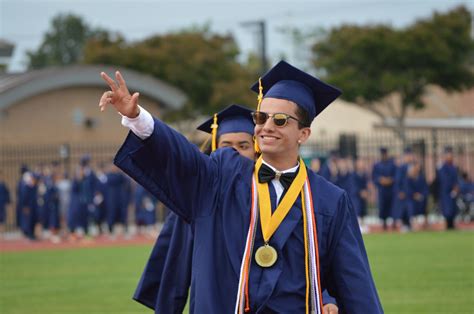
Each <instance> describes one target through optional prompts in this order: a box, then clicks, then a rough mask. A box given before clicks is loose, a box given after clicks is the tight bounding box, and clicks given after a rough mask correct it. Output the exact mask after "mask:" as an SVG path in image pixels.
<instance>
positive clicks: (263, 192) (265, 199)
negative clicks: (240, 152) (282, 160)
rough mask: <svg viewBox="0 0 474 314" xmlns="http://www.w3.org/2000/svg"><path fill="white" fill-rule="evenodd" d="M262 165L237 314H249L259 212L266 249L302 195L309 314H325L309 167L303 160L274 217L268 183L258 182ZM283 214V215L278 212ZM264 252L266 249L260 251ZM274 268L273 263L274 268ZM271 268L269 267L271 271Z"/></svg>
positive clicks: (255, 187) (255, 185)
mask: <svg viewBox="0 0 474 314" xmlns="http://www.w3.org/2000/svg"><path fill="white" fill-rule="evenodd" d="M261 164H262V157H261V156H260V158H259V159H258V160H257V163H256V164H255V171H254V176H253V177H252V205H251V208H250V226H249V230H248V233H247V240H246V245H245V250H244V256H243V258H242V263H241V267H240V278H239V288H238V293H237V302H236V306H235V314H244V313H247V312H250V301H249V292H248V283H249V274H250V265H251V263H252V262H251V261H252V255H253V254H252V253H253V250H254V242H255V232H256V229H257V228H256V226H257V220H258V210H259V209H260V220H261V226H262V233H263V237H264V241H265V245H264V246H267V244H268V241H269V239H270V237H271V236H272V235H273V233H274V232H275V231H276V229H277V228H278V226H279V224H280V223H281V222H282V221H283V219H284V218H285V216H286V214H287V213H288V212H289V210H290V208H291V206H292V205H293V204H294V202H295V200H296V198H297V197H298V194H300V195H301V204H302V214H303V215H302V216H303V228H304V230H303V233H304V246H305V248H304V249H305V275H306V314H309V313H318V314H321V313H322V307H323V305H322V296H321V284H320V278H319V276H320V274H319V253H318V237H317V231H316V218H315V214H314V207H313V198H312V195H311V186H310V184H309V179H308V178H307V173H306V167H305V165H304V162H303V160H302V159H300V168H299V171H298V175H297V176H296V178H295V180H294V181H293V183H292V184H291V186H290V188H289V190H288V192H287V195H285V197H284V198H283V200H282V201H281V203H280V204H279V205H278V206H277V209H276V211H275V213H274V214H273V215H272V214H271V208H270V206H271V205H270V196H269V191H268V183H259V182H258V170H259V169H260V166H261ZM279 210H280V211H279ZM261 248H263V247H261ZM261 248H260V249H261ZM271 265H273V263H272V264H271ZM271 265H270V266H269V267H271Z"/></svg>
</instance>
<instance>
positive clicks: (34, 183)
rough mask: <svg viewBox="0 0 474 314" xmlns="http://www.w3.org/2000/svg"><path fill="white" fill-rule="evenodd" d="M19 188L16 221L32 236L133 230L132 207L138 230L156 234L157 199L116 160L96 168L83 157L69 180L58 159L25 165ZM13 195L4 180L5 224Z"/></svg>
mask: <svg viewBox="0 0 474 314" xmlns="http://www.w3.org/2000/svg"><path fill="white" fill-rule="evenodd" d="M20 172H21V177H20V180H19V182H18V184H17V190H16V199H17V202H16V204H15V205H16V206H15V213H16V224H17V227H18V228H19V229H20V230H21V232H22V234H23V235H24V236H25V237H26V238H28V239H31V240H35V239H44V238H47V239H50V240H51V241H53V242H59V241H61V240H62V239H63V238H64V235H68V236H69V237H70V239H77V238H82V237H84V236H87V235H89V236H96V235H98V234H108V235H110V236H111V237H115V236H116V235H117V234H120V233H123V234H124V235H127V234H129V231H128V227H129V222H130V221H131V220H132V219H131V218H132V217H129V207H130V206H131V205H133V207H134V214H135V217H134V221H135V224H136V225H137V226H138V227H139V228H138V230H139V231H140V232H141V233H143V234H145V235H147V236H151V237H156V235H157V229H156V227H157V226H156V222H157V219H156V213H157V211H156V208H157V205H158V204H157V202H156V200H155V198H154V197H152V196H151V195H150V194H149V193H148V192H147V191H146V190H145V189H143V188H142V187H141V186H139V185H136V184H133V183H132V181H131V180H130V178H129V177H128V176H126V175H125V174H124V173H123V172H122V171H120V170H119V169H118V168H117V167H115V166H114V165H113V164H112V163H109V164H105V163H101V164H98V166H97V167H96V168H95V169H93V168H92V165H91V158H90V156H89V155H84V156H82V157H81V160H80V163H79V164H78V165H77V166H76V167H75V169H74V173H73V175H72V176H71V178H68V176H67V175H66V174H65V173H64V172H63V171H62V170H61V167H60V165H59V164H58V163H56V162H53V163H51V164H45V165H41V166H39V167H37V168H35V169H28V167H27V166H26V165H25V166H22V167H21V169H20ZM10 199H11V197H10V193H9V191H8V190H7V188H6V186H5V184H3V183H2V181H1V178H0V208H1V209H2V210H1V213H2V217H1V218H2V220H1V222H2V224H4V222H5V220H6V205H7V204H8V203H10Z"/></svg>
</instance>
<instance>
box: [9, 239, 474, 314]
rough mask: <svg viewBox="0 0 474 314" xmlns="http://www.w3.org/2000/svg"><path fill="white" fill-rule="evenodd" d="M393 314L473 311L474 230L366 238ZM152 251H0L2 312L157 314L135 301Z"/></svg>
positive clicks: (383, 297)
mask: <svg viewBox="0 0 474 314" xmlns="http://www.w3.org/2000/svg"><path fill="white" fill-rule="evenodd" d="M365 242H366V246H367V250H368V253H369V258H370V262H371V266H372V272H373V274H374V279H375V281H376V284H377V288H378V291H379V293H380V297H381V300H382V303H383V306H384V309H385V312H386V313H473V311H474V310H473V309H474V287H473V285H474V232H443V233H442V232H438V233H413V234H377V235H369V236H366V237H365ZM150 250H151V246H138V247H124V248H84V249H75V250H55V251H35V252H21V253H4V252H2V253H0V254H1V256H0V313H2V314H13V313H40V314H42V313H84V314H86V313H151V311H150V310H148V309H147V308H145V307H144V306H142V305H140V304H138V303H136V302H135V301H133V300H131V295H132V294H133V291H134V289H135V287H136V284H137V282H138V279H139V276H140V274H141V271H142V269H143V266H144V264H145V262H146V259H147V257H148V255H149V252H150Z"/></svg>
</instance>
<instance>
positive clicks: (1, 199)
mask: <svg viewBox="0 0 474 314" xmlns="http://www.w3.org/2000/svg"><path fill="white" fill-rule="evenodd" d="M9 203H10V192H9V191H8V188H7V186H6V185H5V183H3V182H0V223H4V222H5V220H6V207H7V204H9Z"/></svg>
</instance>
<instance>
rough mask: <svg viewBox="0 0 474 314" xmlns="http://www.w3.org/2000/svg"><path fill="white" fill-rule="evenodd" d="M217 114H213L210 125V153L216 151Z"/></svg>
mask: <svg viewBox="0 0 474 314" xmlns="http://www.w3.org/2000/svg"><path fill="white" fill-rule="evenodd" d="M217 127H218V125H217V113H215V114H214V122H213V123H212V125H211V129H212V147H211V149H212V151H215V150H216V149H217Z"/></svg>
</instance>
